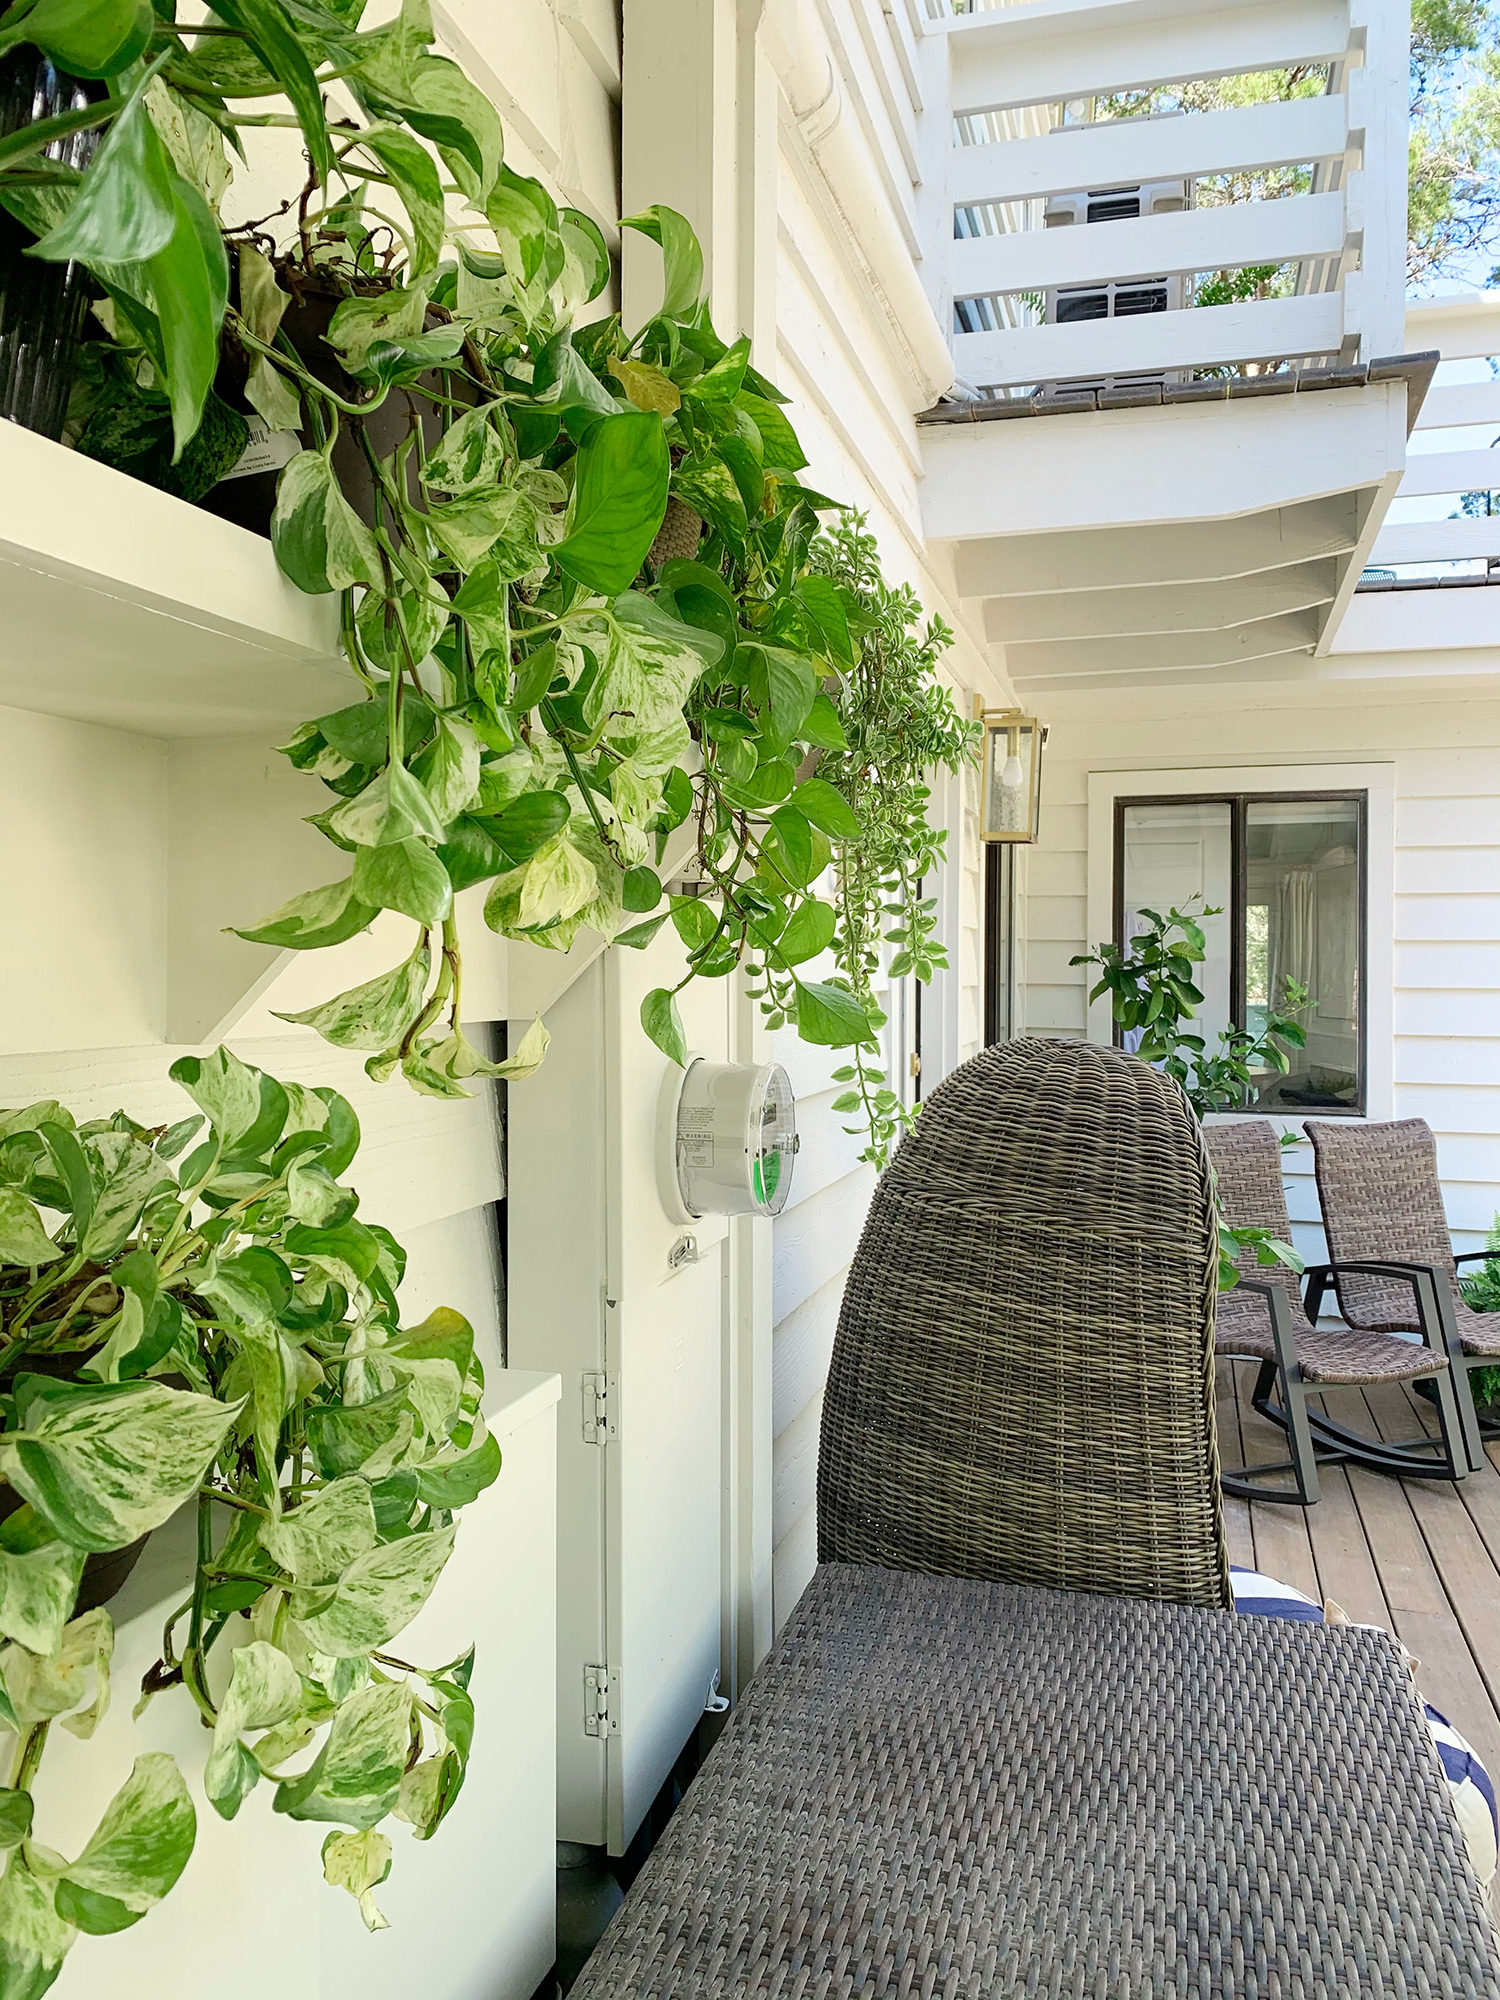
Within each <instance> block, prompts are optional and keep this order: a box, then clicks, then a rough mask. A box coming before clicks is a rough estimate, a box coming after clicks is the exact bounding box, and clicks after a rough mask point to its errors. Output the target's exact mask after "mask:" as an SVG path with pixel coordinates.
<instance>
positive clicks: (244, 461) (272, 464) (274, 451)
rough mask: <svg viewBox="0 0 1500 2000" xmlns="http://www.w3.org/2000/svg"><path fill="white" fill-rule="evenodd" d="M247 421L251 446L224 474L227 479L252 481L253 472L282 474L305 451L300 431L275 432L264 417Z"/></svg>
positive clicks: (248, 446) (249, 444) (251, 418)
mask: <svg viewBox="0 0 1500 2000" xmlns="http://www.w3.org/2000/svg"><path fill="white" fill-rule="evenodd" d="M246 421H247V422H248V423H249V425H250V442H249V443H248V444H247V445H246V446H245V449H244V450H243V451H242V452H241V453H240V455H239V457H238V458H237V459H236V460H235V462H234V464H233V465H232V466H231V467H230V468H229V470H228V472H226V473H225V474H224V477H225V478H226V479H248V478H249V476H250V474H251V473H252V472H280V470H281V468H282V466H284V465H286V464H288V463H289V462H290V460H292V459H294V458H295V457H296V456H297V453H298V452H299V451H301V449H302V439H301V438H300V437H299V436H298V434H297V432H296V431H273V430H272V429H271V427H270V425H269V424H267V423H266V422H265V421H264V420H263V419H262V418H260V417H250V418H247V420H246Z"/></svg>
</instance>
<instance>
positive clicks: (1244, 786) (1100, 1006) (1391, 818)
mask: <svg viewBox="0 0 1500 2000" xmlns="http://www.w3.org/2000/svg"><path fill="white" fill-rule="evenodd" d="M1194 792H1365V793H1367V794H1368V797H1369V815H1368V821H1367V840H1368V850H1367V852H1366V855H1365V910H1366V937H1365V983H1366V987H1367V989H1368V990H1367V992H1366V994H1365V1110H1364V1118H1365V1120H1366V1121H1379V1120H1384V1119H1388V1118H1394V1117H1395V1115H1396V1113H1395V1071H1396V1060H1395V1056H1396V1045H1395V987H1396V935H1395V932H1396V900H1395V894H1396V880H1395V877H1396V767H1395V765H1394V764H1393V763H1387V764H1243V765H1223V764H1213V765H1199V766H1195V767H1194V768H1192V769H1191V770H1183V769H1180V768H1179V769H1176V770H1170V771H1160V770H1156V771H1150V770H1148V771H1090V773H1089V834H1088V839H1089V849H1088V936H1089V949H1090V950H1092V949H1093V947H1094V946H1095V945H1096V944H1097V943H1098V942H1099V941H1100V940H1101V939H1103V938H1111V937H1113V936H1114V921H1115V919H1114V846H1115V801H1116V799H1121V798H1126V799H1128V798H1136V797H1141V798H1160V797H1163V796H1166V797H1172V796H1174V795H1190V794H1192V793H1194ZM1088 970H1089V968H1087V967H1086V968H1085V971H1088ZM1089 984H1090V985H1092V984H1093V980H1092V979H1091V980H1090V982H1089ZM1087 1034H1088V1039H1089V1040H1090V1041H1091V1042H1102V1043H1104V1044H1106V1045H1107V1044H1108V1043H1109V1042H1110V1041H1112V1040H1113V1022H1112V1019H1111V1016H1110V1011H1109V1000H1108V997H1107V996H1106V997H1104V998H1102V999H1099V1000H1095V1001H1094V1002H1093V1003H1092V1004H1091V1005H1090V1006H1089V1009H1088V1029H1087ZM1306 1115H1307V1114H1306V1113H1305V1112H1301V1111H1298V1112H1296V1113H1294V1114H1281V1113H1277V1114H1273V1115H1272V1123H1273V1124H1275V1125H1278V1126H1280V1127H1281V1128H1282V1129H1284V1130H1288V1131H1292V1130H1296V1129H1298V1128H1299V1127H1300V1126H1301V1123H1302V1120H1303V1118H1304V1117H1305V1116H1306Z"/></svg>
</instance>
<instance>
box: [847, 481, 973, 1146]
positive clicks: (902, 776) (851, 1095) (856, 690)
mask: <svg viewBox="0 0 1500 2000" xmlns="http://www.w3.org/2000/svg"><path fill="white" fill-rule="evenodd" d="M811 561H812V565H813V567H814V568H815V569H816V570H817V572H818V574H820V575H822V576H826V577H827V578H829V580H830V581H832V582H833V583H834V584H835V585H836V586H837V587H838V588H839V590H840V591H841V592H842V593H843V595H844V597H845V599H846V601H847V602H849V603H850V604H851V605H852V607H853V608H852V610H851V614H850V624H851V629H852V630H853V631H854V632H855V633H856V635H857V636H856V657H855V661H854V664H853V666H852V667H850V668H849V669H848V671H847V672H846V673H845V674H844V675H843V677H842V679H841V681H840V684H839V688H838V692H837V695H836V697H835V699H836V702H837V705H838V711H839V721H840V722H841V723H842V725H843V728H844V734H845V736H846V738H847V739H848V740H847V746H846V747H845V748H844V749H842V750H833V751H827V752H825V753H824V754H823V756H822V758H821V760H820V762H819V764H818V775H819V776H820V777H822V778H825V779H826V780H827V781H828V782H829V783H830V784H831V785H833V786H834V787H835V789H836V790H837V791H838V792H839V793H840V794H841V795H842V796H843V797H844V798H846V799H847V800H848V801H849V804H850V805H851V807H852V808H853V810H854V812H855V814H856V816H857V818H858V819H859V822H860V825H861V827H862V829H863V836H862V838H861V839H860V840H859V841H858V842H857V843H853V844H850V845H849V846H846V847H843V848H841V849H840V850H839V853H838V857H837V860H836V862H835V864H834V883H835V888H834V904H835V909H836V911H837V924H836V928H835V931H834V938H833V955H834V960H835V962H836V964H837V965H838V968H839V971H840V972H841V973H842V975H843V976H844V978H845V979H847V980H848V982H849V986H850V989H851V991H852V992H853V993H854V994H855V995H856V996H857V997H858V999H859V1001H860V1004H861V1005H862V1006H863V1007H864V1009H865V1011H866V1013H867V1015H868V1016H869V1017H870V1018H871V1019H872V1020H875V1019H877V1017H878V1015H879V1007H878V1003H877V1001H876V997H875V992H874V986H875V982H876V980H877V978H878V977H879V975H880V972H881V968H882V963H883V961H884V969H885V973H886V975H887V976H888V977H889V978H891V979H901V978H904V977H905V976H907V975H908V974H910V975H912V976H914V977H915V978H917V979H918V980H920V981H921V982H922V984H923V985H928V984H930V983H931V980H932V975H933V973H934V972H936V971H939V970H941V969H943V968H945V967H946V966H947V964H948V954H947V950H946V947H945V946H944V945H943V943H942V942H941V940H940V939H939V938H938V936H937V918H936V915H935V911H936V908H937V899H936V898H935V897H934V896H930V895H927V894H925V893H924V890H925V888H926V887H927V885H928V884H929V883H930V880H931V878H932V875H933V873H934V871H935V870H936V868H937V867H938V865H939V864H940V863H941V861H942V859H943V855H944V849H945V846H946V843H947V831H946V829H945V828H941V827H934V826H933V825H932V824H931V823H930V822H929V820H928V817H927V813H928V806H929V802H930V800H931V796H932V794H931V790H930V787H929V786H928V784H927V782H926V780H927V776H928V774H929V773H931V772H935V771H958V770H960V769H961V768H962V767H963V765H964V764H965V763H966V762H967V761H968V760H969V759H970V758H971V757H972V755H973V745H974V741H975V738H976V737H977V735H978V727H977V725H976V724H974V723H972V722H967V721H965V720H964V718H963V717H962V716H961V715H960V714H959V712H958V710H957V709H956V708H955V707H954V705H953V700H952V697H951V696H950V695H949V693H948V691H947V689H946V688H944V687H943V686H942V685H941V684H940V683H939V682H938V680H937V677H936V675H937V666H938V663H939V661H940V660H941V659H942V656H943V654H944V653H945V652H946V650H947V648H948V647H949V646H950V645H951V644H952V640H953V634H952V632H951V631H950V630H949V628H948V627H947V626H946V625H945V624H944V623H943V621H942V620H941V619H940V618H932V619H929V620H928V621H927V623H926V624H925V626H923V625H921V624H920V620H921V615H922V607H921V603H920V600H919V599H918V597H917V595H916V592H915V591H914V590H912V589H911V588H910V586H907V585H903V586H901V587H899V588H893V587H892V586H891V585H890V584H888V583H887V582H886V580H885V577H884V575H883V573H882V571H881V567H880V555H879V549H878V547H877V545H876V542H875V538H874V536H873V535H870V534H868V533H867V532H866V531H865V525H864V518H863V516H862V515H858V514H852V513H851V514H846V515H844V516H843V518H842V519H841V520H840V521H839V522H837V523H836V524H835V526H834V527H833V528H832V529H830V530H829V531H828V532H827V533H826V534H823V535H820V536H819V538H818V540H817V541H816V542H815V543H814V544H813V547H812V550H811ZM882 945H886V946H890V947H893V949H892V951H891V952H890V954H889V955H888V957H887V954H885V953H883V952H882V949H881V947H882ZM834 1076H835V1080H836V1081H837V1082H840V1083H847V1084H851V1085H852V1086H853V1088H852V1089H849V1090H846V1091H845V1092H843V1094H842V1095H840V1096H839V1097H837V1098H836V1099H835V1100H834V1109H835V1110H837V1111H845V1112H850V1111H858V1112H859V1113H860V1114H861V1117H862V1121H863V1122H862V1125H861V1126H859V1127H849V1128H848V1129H849V1130H851V1131H854V1130H865V1131H868V1133H869V1135H870V1143H869V1145H868V1147H867V1148H866V1150H865V1152H864V1153H863V1154H862V1155H861V1157H862V1158H863V1159H866V1160H868V1161H870V1162H871V1163H872V1164H874V1165H875V1166H876V1167H884V1166H885V1164H886V1162H887V1159H888V1158H889V1155H890V1148H891V1144H892V1141H893V1140H894V1139H895V1138H896V1136H897V1134H898V1133H899V1132H901V1131H903V1130H905V1129H906V1128H907V1127H909V1126H910V1125H911V1123H912V1121H913V1119H914V1116H915V1113H914V1112H913V1111H912V1110H910V1109H909V1108H908V1107H906V1106H905V1105H903V1104H902V1102H901V1100H900V1098H899V1096H898V1095H897V1093H896V1092H895V1091H894V1090H893V1089H892V1088H891V1087H890V1082H889V1080H888V1078H887V1075H886V1071H885V1068H884V1066H883V1065H882V1064H881V1062H880V1061H879V1060H878V1058H872V1057H871V1056H870V1055H869V1054H867V1053H866V1052H865V1051H864V1050H863V1049H861V1050H860V1051H858V1052H857V1053H856V1056H855V1059H854V1061H853V1063H851V1064H848V1065H845V1066H844V1067H843V1068H841V1069H839V1070H836V1071H835V1072H834Z"/></svg>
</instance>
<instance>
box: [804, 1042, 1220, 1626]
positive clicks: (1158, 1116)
mask: <svg viewBox="0 0 1500 2000" xmlns="http://www.w3.org/2000/svg"><path fill="white" fill-rule="evenodd" d="M1215 1240H1216V1239H1215V1233H1214V1223H1213V1213H1212V1200H1211V1196H1210V1192H1209V1177H1208V1165H1207V1161H1206V1159H1205V1157H1204V1153H1203V1144H1202V1140H1201V1137H1200V1135H1199V1131H1198V1124H1197V1120H1196V1119H1195V1118H1194V1117H1193V1115H1192V1113H1191V1111H1190V1110H1189V1109H1188V1107H1187V1104H1186V1101H1185V1100H1184V1098H1183V1096H1182V1094H1181V1092H1180V1091H1179V1090H1178V1089H1177V1086H1176V1085H1175V1084H1173V1083H1170V1082H1169V1081H1167V1080H1166V1079H1165V1078H1164V1077H1162V1076H1159V1075H1158V1074H1157V1072H1156V1071H1155V1070H1153V1069H1150V1068H1148V1066H1147V1065H1146V1064H1145V1063H1142V1062H1138V1061H1137V1060H1136V1058H1135V1057H1134V1056H1129V1055H1126V1054H1124V1053H1123V1052H1122V1051H1120V1050H1118V1049H1103V1048H1096V1047H1094V1046H1092V1045H1091V1044H1089V1043H1086V1042H1052V1041H1042V1040H1025V1041H1019V1042H1009V1043H1006V1044H1004V1045H1002V1046H1000V1047H996V1048H991V1049H986V1050H985V1051H984V1052H983V1053H982V1054H981V1055H978V1056H975V1057H974V1058H973V1059H972V1061H970V1062H967V1063H965V1064H964V1065H963V1066H962V1067H961V1068H960V1069H958V1070H956V1071H955V1072H954V1073H953V1075H952V1076H950V1077H949V1078H948V1079H947V1080H946V1082H944V1083H943V1084H942V1085H940V1086H939V1088H938V1089H937V1090H936V1091H935V1092H934V1093H933V1095H932V1097H931V1098H930V1099H929V1100H928V1101H927V1103H926V1105H925V1106H924V1108H923V1111H922V1116H921V1117H920V1118H919V1119H918V1121H917V1124H916V1127H915V1129H914V1130H913V1131H912V1132H911V1133H910V1134H909V1135H908V1136H907V1138H906V1139H905V1140H903V1142H902V1144H901V1148H900V1151H899V1152H898V1153H897V1155H896V1158H895V1160H894V1161H893V1162H892V1163H891V1165H890V1167H889V1168H888V1169H887V1171H886V1172H885V1173H884V1174H883V1175H882V1177H881V1180H880V1183H879V1185H878V1187H877V1188H876V1191H875V1198H874V1201H873V1202H872V1203H871V1206H870V1214H869V1219H868V1220H867V1222H866V1224H865V1230H864V1235H863V1236H862V1238H861V1240H860V1245H859V1249H858V1252H857V1254H856V1256H855V1258H854V1262H853V1265H852V1266H851V1268H850V1271H849V1277H848V1280H847V1282H846V1284H845V1288H844V1302H843V1309H842V1312H841V1313H840V1315H839V1325H838V1334H837V1338H836V1339H835V1342H834V1349H833V1362H832V1366H831V1369H830V1372H829V1377H828V1387H827V1392H826V1394H825V1397H824V1401H823V1420H822V1443H821V1448H820V1453H819V1461H818V1553H819V1556H820V1557H821V1559H822V1560H823V1561H825V1562H829V1561H836V1562H873V1563H880V1564H883V1565H885V1566H886V1567H888V1568H892V1569H915V1570H923V1571H928V1572H932V1573H936V1574H939V1575H946V1576H971V1577H988V1578H999V1579H1003V1580H1005V1581H1008V1582H1014V1583H1038V1584H1047V1585H1055V1586H1058V1587H1061V1588H1073V1589H1080V1590H1099V1591H1108V1592H1117V1593H1119V1594H1120V1595H1123V1596H1140V1597H1162V1598H1169V1599H1172V1600H1174V1601H1176V1602H1180V1603H1195V1604H1219V1605H1222V1604H1227V1603H1229V1602H1230V1592H1229V1571H1228V1558H1227V1556H1226V1554H1225V1549H1224V1534H1223V1522H1222V1518H1221V1515H1220V1511H1219V1491H1218V1459H1217V1452H1216V1448H1215V1442H1214V1427H1213V1301H1214V1275H1215V1270H1216V1254H1215Z"/></svg>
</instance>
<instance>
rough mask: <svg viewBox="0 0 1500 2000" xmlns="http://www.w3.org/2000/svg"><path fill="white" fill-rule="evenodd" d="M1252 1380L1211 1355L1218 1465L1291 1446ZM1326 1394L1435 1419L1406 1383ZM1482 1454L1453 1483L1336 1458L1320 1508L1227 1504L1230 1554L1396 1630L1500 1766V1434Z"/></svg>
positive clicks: (1402, 1421)
mask: <svg viewBox="0 0 1500 2000" xmlns="http://www.w3.org/2000/svg"><path fill="white" fill-rule="evenodd" d="M1236 1374H1237V1375H1238V1378H1239V1379H1238V1381H1236V1379H1235V1377H1236ZM1253 1380H1254V1369H1253V1368H1252V1367H1247V1366H1246V1365H1245V1364H1243V1363H1242V1364H1239V1365H1238V1367H1236V1366H1235V1364H1231V1363H1229V1362H1221V1363H1220V1364H1219V1429H1220V1449H1221V1452H1222V1454H1223V1458H1224V1462H1225V1463H1226V1464H1228V1463H1240V1464H1250V1465H1254V1464H1263V1463H1268V1462H1270V1461H1272V1460H1276V1459H1284V1458H1285V1457H1286V1448H1285V1442H1284V1440H1283V1439H1282V1437H1281V1434H1280V1433H1279V1432H1277V1431H1276V1430H1274V1429H1273V1428H1272V1426H1271V1425H1269V1424H1267V1423H1266V1422H1265V1421H1264V1420H1263V1419H1262V1418H1260V1417H1258V1416H1256V1414H1255V1413H1254V1411H1253V1410H1252V1409H1251V1408H1250V1385H1251V1383H1252V1382H1253ZM1326 1401H1327V1407H1328V1411H1329V1414H1330V1416H1333V1417H1336V1418H1337V1419H1338V1420H1339V1421H1341V1422H1343V1423H1346V1424H1348V1425H1349V1426H1350V1427H1351V1428H1358V1429H1361V1430H1366V1431H1369V1432H1370V1433H1372V1434H1378V1435H1380V1436H1382V1437H1385V1438H1399V1437H1402V1436H1406V1437H1410V1436H1411V1435H1412V1433H1413V1432H1414V1431H1417V1430H1420V1429H1422V1428H1423V1427H1424V1425H1425V1427H1426V1428H1428V1429H1432V1428H1435V1425H1434V1424H1433V1423H1432V1422H1431V1421H1430V1419H1429V1417H1428V1412H1427V1409H1426V1406H1425V1405H1424V1404H1420V1403H1418V1402H1417V1401H1416V1400H1415V1399H1414V1398H1413V1397H1412V1396H1411V1395H1410V1394H1409V1393H1408V1392H1407V1391H1406V1390H1405V1389H1403V1388H1401V1387H1400V1386H1387V1387H1384V1388H1380V1389H1374V1390H1370V1391H1367V1392H1366V1391H1361V1390H1357V1389H1344V1390H1339V1391H1336V1392H1333V1393H1331V1394H1330V1395H1329V1396H1328V1398H1327V1399H1326ZM1241 1447H1243V1449H1241ZM1489 1454H1490V1463H1489V1465H1488V1466H1487V1467H1486V1468H1485V1470H1484V1471H1483V1472H1479V1473H1474V1474H1471V1475H1470V1477H1469V1478H1467V1479H1465V1480H1464V1481H1462V1482H1461V1484H1459V1485H1457V1486H1454V1485H1452V1484H1448V1483H1444V1482H1442V1481H1438V1480H1417V1479H1412V1480H1399V1479H1393V1478H1389V1477H1387V1476H1385V1475H1384V1474H1381V1473H1375V1472H1364V1471H1361V1470H1359V1469H1358V1468H1357V1467H1344V1466H1331V1467H1328V1468H1325V1469H1324V1470H1323V1471H1322V1472H1321V1473H1320V1478H1321V1481H1322V1491H1323V1497H1322V1499H1321V1500H1320V1501H1319V1502H1318V1504H1317V1506H1316V1507H1309V1508H1306V1509H1304V1508H1301V1507H1285V1506H1282V1507H1278V1506H1268V1505H1267V1504H1266V1503H1265V1502H1263V1501H1260V1502H1248V1503H1247V1502H1245V1501H1243V1500H1234V1499H1229V1498H1227V1497H1226V1500H1225V1503H1224V1504H1225V1513H1226V1522H1227V1527H1228V1535H1229V1559H1230V1561H1231V1562H1233V1563H1243V1564H1245V1565H1246V1566H1247V1567H1249V1568H1253V1569H1259V1570H1262V1571H1264V1572H1265V1573H1266V1574H1267V1575H1268V1576H1274V1577H1278V1578H1280V1580H1281V1581H1282V1582H1283V1583H1290V1584H1293V1585H1295V1586H1296V1588H1297V1589H1298V1590H1303V1591H1306V1592H1307V1594H1308V1596H1309V1597H1313V1598H1316V1599H1318V1600H1319V1601H1320V1602H1321V1601H1323V1600H1325V1599H1328V1598H1332V1599H1333V1601H1334V1602H1335V1603H1337V1604H1340V1605H1342V1606H1343V1608H1344V1610H1345V1611H1347V1612H1348V1614H1349V1616H1350V1617H1351V1618H1355V1619H1358V1620H1360V1621H1361V1622H1366V1623H1369V1624H1372V1625H1384V1626H1385V1627H1386V1628H1387V1630H1389V1631H1392V1632H1394V1633H1396V1635H1397V1636H1398V1637H1399V1638H1400V1640H1401V1642H1402V1644H1403V1645H1404V1646H1405V1647H1406V1648H1407V1650H1408V1652H1411V1653H1414V1654H1415V1655H1416V1657H1417V1659H1418V1660H1420V1662H1421V1666H1420V1668H1419V1669H1418V1673H1417V1681H1418V1685H1419V1686H1420V1688H1421V1690H1422V1693H1423V1695H1424V1696H1425V1697H1426V1699H1427V1700H1428V1701H1430V1702H1431V1703H1432V1705H1433V1707H1434V1708H1437V1709H1440V1710H1441V1711H1442V1713H1443V1714H1444V1715H1446V1716H1447V1718H1448V1720H1449V1721H1450V1722H1451V1723H1452V1724H1453V1726H1454V1728H1455V1729H1457V1730H1459V1731H1461V1732H1462V1734H1463V1735H1465V1736H1466V1737H1467V1738H1468V1739H1469V1741H1470V1742H1471V1743H1472V1744H1473V1746H1474V1748H1475V1749H1476V1750H1477V1751H1478V1752H1479V1755H1480V1757H1481V1758H1482V1759H1483V1761H1484V1763H1485V1764H1486V1765H1488V1767H1489V1769H1490V1770H1491V1771H1493V1772H1496V1773H1500V1444H1496V1443H1493V1442H1492V1443H1491V1444H1490V1446H1489Z"/></svg>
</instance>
